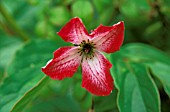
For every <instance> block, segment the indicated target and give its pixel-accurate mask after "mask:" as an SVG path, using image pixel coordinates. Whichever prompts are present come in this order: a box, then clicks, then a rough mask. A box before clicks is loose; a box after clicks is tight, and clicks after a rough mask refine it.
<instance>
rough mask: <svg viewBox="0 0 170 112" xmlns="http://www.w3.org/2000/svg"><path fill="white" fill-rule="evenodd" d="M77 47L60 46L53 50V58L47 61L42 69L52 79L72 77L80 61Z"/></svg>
mask: <svg viewBox="0 0 170 112" xmlns="http://www.w3.org/2000/svg"><path fill="white" fill-rule="evenodd" d="M77 52H78V47H62V48H59V49H58V50H56V51H55V52H54V58H53V59H52V60H50V61H49V62H47V65H46V66H44V67H43V68H42V71H43V72H44V73H45V74H46V75H48V76H50V77H51V78H53V79H58V80H62V79H63V78H66V77H72V76H73V74H74V73H75V72H76V71H77V68H78V66H79V65H80V62H81V56H80V55H79V54H78V53H77Z"/></svg>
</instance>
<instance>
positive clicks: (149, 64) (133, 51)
mask: <svg viewBox="0 0 170 112" xmlns="http://www.w3.org/2000/svg"><path fill="white" fill-rule="evenodd" d="M110 58H111V62H112V63H113V65H114V66H113V69H112V71H111V72H112V75H113V77H114V79H115V85H116V87H117V88H118V90H119V95H118V102H119V109H120V110H121V111H122V112H124V111H133V110H135V109H138V108H134V107H132V105H133V103H134V102H140V103H137V104H136V105H137V106H140V108H141V107H143V108H141V109H145V108H146V110H142V111H147V109H148V108H151V110H153V111H156V112H157V111H160V108H159V106H160V105H159V104H160V103H159V102H160V101H159V98H158V91H157V88H156V87H155V84H154V83H153V81H152V78H151V76H150V75H149V74H148V73H149V72H148V71H147V69H146V68H150V70H151V72H152V73H153V76H155V77H157V78H158V79H159V80H160V82H161V83H162V85H163V87H164V89H165V92H166V93H167V94H168V95H169V93H170V80H169V79H170V77H169V74H168V73H169V72H170V71H169V68H170V60H169V56H168V55H166V54H165V53H164V52H162V51H160V50H158V49H155V48H153V47H151V46H148V45H145V44H139V43H138V44H137V43H136V44H127V45H125V46H124V47H122V48H121V50H120V51H119V52H117V53H115V54H112V55H111V57H110ZM134 63H136V64H134ZM143 83H144V84H143ZM145 84H147V86H146V85H145ZM135 85H138V88H137V89H135V88H136V87H135ZM133 89H134V90H133ZM139 90H140V91H139ZM132 91H134V92H135V93H134V94H132V93H130V92H132ZM139 93H140V94H139ZM131 94H132V95H136V94H137V95H138V98H136V99H135V98H133V97H136V96H133V97H132V96H130V95H131ZM149 95H151V96H152V97H150V96H149ZM139 96H140V97H139ZM145 97H146V98H147V97H148V98H150V99H148V98H147V99H148V100H149V101H145ZM126 98H127V99H126ZM143 98H144V99H143ZM153 99H154V100H153ZM141 100H143V102H141ZM129 101H133V102H132V105H131V104H127V105H126V103H127V102H129ZM148 102H149V103H148ZM150 103H151V104H154V105H150ZM155 105H156V106H157V108H156V107H155ZM137 106H136V107H137ZM126 109H127V110H126ZM128 109H129V110H128ZM136 111H140V110H135V112H136ZM148 111H149V110H148Z"/></svg>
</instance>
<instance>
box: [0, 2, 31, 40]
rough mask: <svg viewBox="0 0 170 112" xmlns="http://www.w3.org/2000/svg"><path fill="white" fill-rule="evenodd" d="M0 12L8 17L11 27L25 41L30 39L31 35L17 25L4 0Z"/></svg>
mask: <svg viewBox="0 0 170 112" xmlns="http://www.w3.org/2000/svg"><path fill="white" fill-rule="evenodd" d="M0 12H1V14H2V16H3V17H4V18H5V19H6V21H7V23H8V24H9V25H10V27H11V29H12V30H13V31H14V32H15V33H16V34H17V35H18V36H19V37H20V38H21V39H23V40H24V41H28V40H29V37H28V35H27V34H26V33H25V32H24V31H22V29H21V28H20V27H19V26H18V25H17V23H16V22H15V20H14V18H13V17H12V16H11V15H10V14H9V12H8V11H7V10H6V9H5V7H4V6H3V4H2V1H1V0H0Z"/></svg>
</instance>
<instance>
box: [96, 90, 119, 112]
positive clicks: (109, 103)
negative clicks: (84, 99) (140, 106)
mask: <svg viewBox="0 0 170 112" xmlns="http://www.w3.org/2000/svg"><path fill="white" fill-rule="evenodd" d="M117 92H118V91H117V89H116V88H114V90H113V91H112V93H111V94H110V95H109V96H105V97H98V96H96V97H94V105H95V111H96V112H119V110H118V108H117V99H116V98H117ZM110 110H113V111H110Z"/></svg>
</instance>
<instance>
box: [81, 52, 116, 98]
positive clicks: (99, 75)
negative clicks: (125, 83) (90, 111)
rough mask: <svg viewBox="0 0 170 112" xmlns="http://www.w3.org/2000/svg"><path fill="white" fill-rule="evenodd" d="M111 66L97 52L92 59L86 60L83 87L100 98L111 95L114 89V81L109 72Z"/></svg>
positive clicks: (83, 69) (83, 64)
mask: <svg viewBox="0 0 170 112" xmlns="http://www.w3.org/2000/svg"><path fill="white" fill-rule="evenodd" d="M111 66H112V64H111V63H110V62H109V61H108V60H107V59H106V58H105V57H104V55H102V54H101V53H99V52H97V51H96V53H95V54H94V57H93V58H92V59H87V60H86V58H84V59H83V62H82V71H83V81H82V87H84V88H86V89H87V90H88V91H89V92H91V93H93V94H95V95H98V96H106V95H109V94H110V93H111V91H112V89H113V79H112V76H111V75H110V72H109V69H110V68H111Z"/></svg>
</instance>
